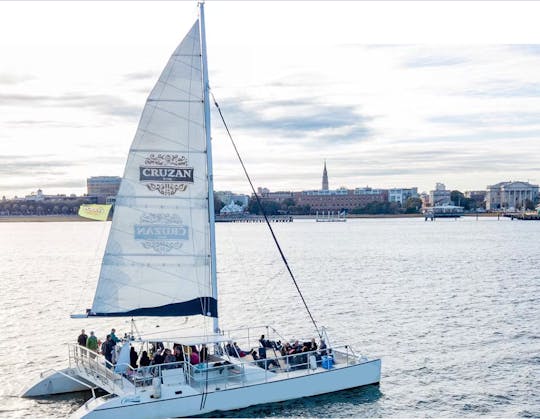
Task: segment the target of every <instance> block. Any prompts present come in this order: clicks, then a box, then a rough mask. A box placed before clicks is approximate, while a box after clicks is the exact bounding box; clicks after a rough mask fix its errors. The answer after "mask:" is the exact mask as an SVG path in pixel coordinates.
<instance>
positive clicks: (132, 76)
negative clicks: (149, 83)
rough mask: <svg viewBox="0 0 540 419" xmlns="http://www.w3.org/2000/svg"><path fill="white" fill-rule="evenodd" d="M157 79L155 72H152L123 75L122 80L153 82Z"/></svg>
mask: <svg viewBox="0 0 540 419" xmlns="http://www.w3.org/2000/svg"><path fill="white" fill-rule="evenodd" d="M156 78H157V72H155V71H152V70H147V71H139V72H136V73H127V74H124V76H123V79H124V80H125V81H138V80H148V79H150V80H155V79H156Z"/></svg>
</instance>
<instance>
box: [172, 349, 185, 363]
mask: <svg viewBox="0 0 540 419" xmlns="http://www.w3.org/2000/svg"><path fill="white" fill-rule="evenodd" d="M174 357H175V359H176V362H184V352H183V351H182V347H181V346H180V345H176V346H175V348H174Z"/></svg>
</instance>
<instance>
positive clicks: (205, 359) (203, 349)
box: [199, 343, 208, 363]
mask: <svg viewBox="0 0 540 419" xmlns="http://www.w3.org/2000/svg"><path fill="white" fill-rule="evenodd" d="M199 358H200V361H201V362H202V363H205V362H208V348H207V347H206V345H205V344H204V343H203V345H202V346H201V351H200V352H199Z"/></svg>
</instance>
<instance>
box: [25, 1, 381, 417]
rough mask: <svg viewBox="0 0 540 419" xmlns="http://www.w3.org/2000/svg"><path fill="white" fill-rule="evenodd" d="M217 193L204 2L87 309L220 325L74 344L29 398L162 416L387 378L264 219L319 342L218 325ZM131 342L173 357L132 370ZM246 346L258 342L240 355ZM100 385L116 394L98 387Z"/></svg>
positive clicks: (131, 179) (137, 152)
mask: <svg viewBox="0 0 540 419" xmlns="http://www.w3.org/2000/svg"><path fill="white" fill-rule="evenodd" d="M216 106H217V103H216ZM218 110H219V107H218ZM219 113H220V115H221V117H222V119H223V116H222V114H221V111H219ZM223 122H224V123H225V120H223ZM225 127H226V130H227V133H228V134H229V136H230V132H229V129H228V127H227V126H226V125H225ZM230 138H231V140H232V137H231V136H230ZM233 145H234V142H233ZM235 149H236V147H235ZM240 163H241V164H242V166H244V165H243V162H242V160H241V159H240ZM244 170H245V168H244ZM246 175H247V172H246ZM248 180H249V177H248ZM249 182H250V184H251V186H252V188H253V185H252V183H251V180H249ZM253 192H254V193H255V191H254V190H253ZM255 196H257V195H256V194H255ZM213 203H214V200H213V175H212V147H211V137H210V91H209V83H208V67H207V57H206V39H205V25H204V5H203V4H199V16H198V18H197V20H196V22H195V23H194V25H193V26H192V27H191V29H190V30H189V32H188V34H187V35H186V37H185V38H184V39H183V40H182V42H181V43H180V45H179V46H178V47H177V48H176V50H175V51H174V53H173V54H172V56H171V58H170V59H169V61H168V63H167V65H166V66H165V69H164V70H163V72H162V73H161V76H160V77H159V80H158V81H157V83H156V85H155V86H154V88H153V89H152V91H151V93H150V95H149V97H148V99H147V101H146V104H145V107H144V109H143V112H142V116H141V118H140V121H139V125H138V129H137V132H136V134H135V138H134V140H133V143H132V145H131V148H130V150H129V155H128V158H127V163H126V167H125V172H124V176H123V178H122V182H121V186H120V190H119V193H118V195H117V198H116V203H115V213H114V216H113V220H112V226H111V231H110V234H109V237H108V241H107V245H106V249H105V254H104V257H103V260H102V266H101V271H100V275H99V280H98V283H97V289H96V292H95V296H94V300H93V304H92V307H91V308H90V309H88V310H87V311H86V313H84V314H82V315H80V316H79V317H107V316H109V317H118V316H123V317H128V318H129V317H131V318H134V317H137V316H182V317H184V316H204V318H207V319H211V320H210V321H211V323H212V330H211V332H210V331H209V332H208V333H204V334H202V335H201V336H185V337H182V336H175V335H172V336H168V337H167V336H165V337H159V339H158V338H156V337H155V336H154V337H149V338H144V337H138V338H134V337H131V338H129V339H126V340H124V341H123V342H121V343H119V344H118V345H117V348H121V349H120V350H119V353H118V357H117V359H116V362H115V363H112V362H110V360H108V359H106V358H105V357H104V356H103V355H102V354H99V353H97V352H95V351H92V350H90V349H88V348H86V347H84V346H79V345H77V344H73V345H69V351H68V353H69V358H68V359H69V366H68V367H67V368H65V369H63V370H49V371H48V372H45V373H43V374H42V376H41V377H40V379H39V380H38V381H37V382H36V383H35V384H34V385H32V386H31V387H30V388H28V389H27V390H26V391H25V392H24V394H23V396H24V397H33V396H46V395H51V394H59V393H69V392H75V391H82V390H91V391H92V394H93V396H92V398H90V399H89V400H88V401H87V402H86V403H84V405H83V406H81V407H80V408H79V409H78V410H77V411H75V412H74V413H73V416H74V417H82V418H115V419H119V418H130V419H135V418H166V417H179V416H194V415H200V414H206V413H209V412H213V411H225V410H233V409H240V408H245V407H248V406H252V405H257V404H263V403H272V402H279V401H285V400H291V399H296V398H300V397H309V396H316V395H320V394H325V393H330V392H335V391H340V390H345V389H350V388H354V387H360V386H364V385H369V384H376V383H379V381H380V377H381V360H380V359H377V358H372V359H371V358H367V357H366V356H363V355H360V354H358V353H355V352H354V350H353V349H352V348H351V346H349V345H332V342H331V341H330V340H329V338H328V336H327V334H326V331H325V329H324V328H321V327H319V326H318V325H317V323H316V322H315V321H314V319H313V316H312V315H311V312H309V308H308V307H307V304H306V303H305V300H304V298H303V297H302V295H301V293H300V289H299V288H298V284H297V283H296V280H295V278H294V275H293V274H292V271H291V269H290V267H289V265H288V263H287V261H286V259H285V256H284V255H283V252H282V251H281V248H280V247H279V243H278V242H277V239H276V236H275V234H274V232H273V230H272V227H271V226H270V223H268V222H267V224H268V227H269V229H270V232H271V236H272V238H273V239H274V241H275V243H276V245H277V247H278V250H279V252H280V255H281V256H282V258H283V261H284V262H285V266H286V268H287V270H288V272H289V274H290V276H291V279H292V280H293V281H294V284H295V285H296V288H297V289H298V292H299V293H300V296H301V297H302V301H303V303H304V305H305V308H306V309H307V310H308V314H309V316H310V317H311V320H312V321H313V325H314V328H315V332H316V333H317V335H318V336H319V339H320V343H319V345H317V344H316V343H315V342H310V341H308V342H302V341H300V342H301V343H294V342H290V343H289V341H288V340H287V339H286V338H285V337H282V336H281V335H279V333H278V332H277V331H276V330H275V329H274V328H272V327H270V326H264V327H262V328H261V329H259V330H257V329H256V328H250V329H248V330H244V331H240V330H232V331H224V330H221V329H220V327H219V323H218V287H217V274H216V249H215V230H214V222H215V220H214V204H213ZM260 207H261V208H262V206H261V205H260ZM263 215H264V211H263ZM265 218H266V216H265ZM75 317H77V316H75ZM208 330H210V329H208ZM262 334H264V335H265V337H264V338H262V339H258V337H259V336H260V335H262ZM235 343H236V344H235ZM135 346H137V348H139V350H140V352H142V349H143V348H145V349H146V350H147V351H148V352H149V353H152V351H154V352H155V353H156V354H157V353H158V352H160V351H162V350H165V349H167V350H168V351H169V352H166V353H167V354H169V356H168V358H165V362H161V363H159V362H154V363H153V364H151V365H145V366H141V367H138V368H134V367H133V366H132V365H130V362H129V360H130V358H129V352H130V348H131V347H135ZM239 347H245V348H250V349H251V348H255V349H254V350H253V351H250V352H249V353H243V352H241V351H240V350H239ZM172 351H174V355H175V358H171V357H170V354H171V353H172ZM193 353H197V354H198V355H197V357H196V359H194V358H193ZM157 358H158V356H155V357H154V361H156V360H157ZM197 358H198V359H197ZM97 388H100V389H102V390H104V391H105V392H106V393H108V394H107V395H105V396H100V397H97V396H96V394H95V390H96V389H97Z"/></svg>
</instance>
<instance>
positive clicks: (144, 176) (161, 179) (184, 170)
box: [139, 153, 194, 196]
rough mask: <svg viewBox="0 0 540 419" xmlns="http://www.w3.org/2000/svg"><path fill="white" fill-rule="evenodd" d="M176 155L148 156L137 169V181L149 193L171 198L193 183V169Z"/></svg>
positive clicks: (185, 160) (181, 157)
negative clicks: (155, 192) (141, 183)
mask: <svg viewBox="0 0 540 419" xmlns="http://www.w3.org/2000/svg"><path fill="white" fill-rule="evenodd" d="M187 163H188V162H187V159H186V158H185V157H184V156H179V155H178V154H161V153H160V154H157V155H154V154H150V155H149V156H148V157H147V158H146V159H144V165H142V166H140V167H139V180H140V181H141V182H143V183H145V184H146V187H147V188H148V189H149V190H151V191H158V192H159V193H160V194H162V195H166V196H171V195H174V194H175V193H176V192H178V191H180V192H182V191H185V190H186V188H187V184H188V183H193V170H194V169H193V167H189V166H188V165H187Z"/></svg>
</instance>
